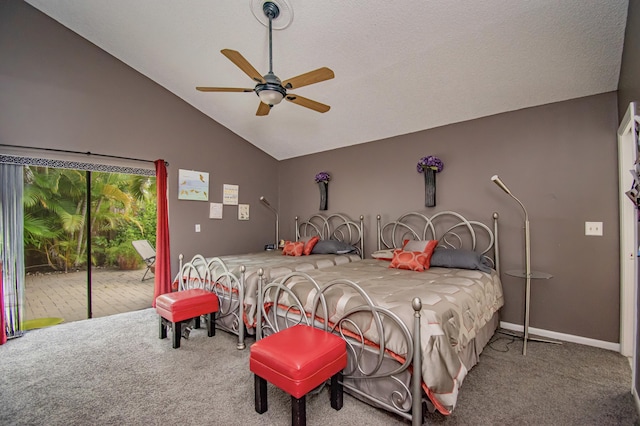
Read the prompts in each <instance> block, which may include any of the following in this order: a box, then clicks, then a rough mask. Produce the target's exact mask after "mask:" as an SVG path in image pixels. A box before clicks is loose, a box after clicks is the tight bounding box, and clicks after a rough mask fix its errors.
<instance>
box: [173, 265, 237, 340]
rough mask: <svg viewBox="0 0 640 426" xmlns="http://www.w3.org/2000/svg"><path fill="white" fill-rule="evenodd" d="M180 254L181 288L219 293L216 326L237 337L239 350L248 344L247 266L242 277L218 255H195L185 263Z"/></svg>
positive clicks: (178, 277) (179, 274)
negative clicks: (245, 281)
mask: <svg viewBox="0 0 640 426" xmlns="http://www.w3.org/2000/svg"><path fill="white" fill-rule="evenodd" d="M182 260H183V256H182V255H180V272H179V273H178V275H177V277H176V281H177V282H178V286H179V290H183V289H187V288H204V289H205V290H208V291H211V292H213V293H215V294H216V295H217V296H218V301H219V310H218V313H217V315H216V327H218V328H219V329H221V330H224V331H227V332H229V333H233V334H236V335H237V336H238V343H237V345H236V347H237V348H238V349H244V348H245V347H246V345H245V342H244V338H245V327H244V321H243V312H244V287H245V286H244V276H245V267H244V266H241V267H240V269H239V271H240V273H239V276H236V274H234V273H233V272H231V271H229V268H228V267H227V265H225V263H224V261H222V259H220V258H218V257H214V258H210V259H208V260H207V259H205V257H204V256H202V255H199V254H197V255H195V256H194V257H193V258H192V259H191V261H189V262H187V263H185V264H184V265H183V264H182Z"/></svg>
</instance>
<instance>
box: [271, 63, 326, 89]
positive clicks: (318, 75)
mask: <svg viewBox="0 0 640 426" xmlns="http://www.w3.org/2000/svg"><path fill="white" fill-rule="evenodd" d="M333 77H335V74H334V73H333V71H331V70H330V69H329V68H327V67H322V68H318V69H317V70H313V71H309V72H307V73H304V74H300V75H299V76H297V77H293V78H290V79H288V80H285V81H283V82H282V85H283V86H284V87H285V88H287V89H297V88H298V87H302V86H308V85H309V84H313V83H319V82H321V81H325V80H330V79H332V78H333Z"/></svg>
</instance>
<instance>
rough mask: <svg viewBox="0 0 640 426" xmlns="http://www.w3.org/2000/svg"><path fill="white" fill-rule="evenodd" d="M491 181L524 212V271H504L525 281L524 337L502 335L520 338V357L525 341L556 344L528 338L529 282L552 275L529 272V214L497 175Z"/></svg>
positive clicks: (524, 349)
mask: <svg viewBox="0 0 640 426" xmlns="http://www.w3.org/2000/svg"><path fill="white" fill-rule="evenodd" d="M491 181H492V182H493V183H495V184H496V185H498V186H499V187H500V189H502V190H503V191H504V192H506V193H507V194H508V195H509V196H510V197H511V198H513V199H514V200H516V201H517V203H518V204H520V207H522V211H524V271H505V274H507V275H510V276H512V277H518V278H524V279H525V294H524V336H519V335H517V334H511V333H504V332H503V333H504V334H508V335H510V336H515V337H519V338H522V340H523V342H522V355H526V354H527V341H528V340H535V341H537V342H545V343H557V344H559V343H560V342H556V341H553V340H545V339H539V338H533V337H529V305H530V299H531V280H532V279H549V278H551V277H552V275H550V274H547V273H545V272H536V271H532V270H531V232H530V231H529V213H527V209H526V208H525V206H524V204H522V202H521V201H520V200H519V199H518V198H516V196H515V195H513V194H512V193H511V191H510V190H509V188H507V185H505V184H504V182H502V180H501V179H500V178H499V177H498V175H493V176H492V177H491Z"/></svg>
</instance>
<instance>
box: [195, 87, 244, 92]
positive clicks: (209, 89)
mask: <svg viewBox="0 0 640 426" xmlns="http://www.w3.org/2000/svg"><path fill="white" fill-rule="evenodd" d="M196 90H199V91H201V92H253V89H243V88H240V87H196Z"/></svg>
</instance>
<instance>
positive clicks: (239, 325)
mask: <svg viewBox="0 0 640 426" xmlns="http://www.w3.org/2000/svg"><path fill="white" fill-rule="evenodd" d="M363 221H364V217H363V216H360V218H359V221H358V222H356V221H354V220H352V219H350V218H349V217H347V216H345V215H343V214H332V215H329V216H325V215H320V214H317V215H313V216H311V217H310V218H309V219H308V220H306V221H302V222H300V221H299V219H298V218H297V217H296V219H295V228H296V239H295V241H304V240H309V239H311V238H312V237H315V236H317V237H318V239H319V240H320V241H322V243H319V244H316V245H315V247H313V248H314V251H313V253H311V254H309V255H303V256H283V254H282V251H280V250H272V251H262V252H257V253H248V254H240V255H229V256H220V257H208V258H207V257H204V256H202V255H195V256H194V257H193V258H192V259H191V260H190V261H189V262H187V263H183V261H184V258H183V256H182V255H180V271H179V272H178V275H177V276H176V279H175V280H174V281H175V282H176V285H178V286H179V288H180V289H184V288H188V287H194V286H198V287H204V288H207V289H209V290H211V291H214V292H215V293H216V294H217V295H218V297H219V300H220V310H219V312H218V318H217V320H216V326H217V327H219V328H221V329H223V330H225V331H228V332H231V333H233V334H236V335H237V336H238V344H237V347H238V349H244V348H245V347H246V344H245V336H246V334H250V335H254V334H255V326H256V319H257V306H258V305H257V296H258V286H259V278H260V277H259V272H261V274H262V279H263V280H267V281H271V280H275V279H276V278H280V277H283V276H285V275H287V274H289V273H291V272H294V271H310V270H314V269H322V268H328V267H332V266H336V265H341V264H343V263H350V262H356V261H360V260H362V258H363V257H364V255H363V254H364V226H363Z"/></svg>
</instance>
